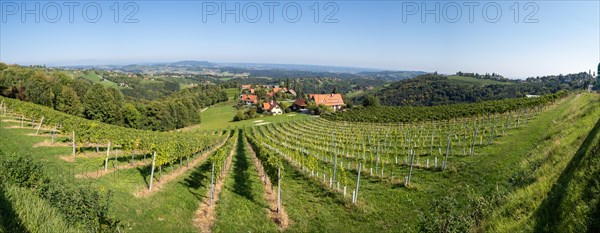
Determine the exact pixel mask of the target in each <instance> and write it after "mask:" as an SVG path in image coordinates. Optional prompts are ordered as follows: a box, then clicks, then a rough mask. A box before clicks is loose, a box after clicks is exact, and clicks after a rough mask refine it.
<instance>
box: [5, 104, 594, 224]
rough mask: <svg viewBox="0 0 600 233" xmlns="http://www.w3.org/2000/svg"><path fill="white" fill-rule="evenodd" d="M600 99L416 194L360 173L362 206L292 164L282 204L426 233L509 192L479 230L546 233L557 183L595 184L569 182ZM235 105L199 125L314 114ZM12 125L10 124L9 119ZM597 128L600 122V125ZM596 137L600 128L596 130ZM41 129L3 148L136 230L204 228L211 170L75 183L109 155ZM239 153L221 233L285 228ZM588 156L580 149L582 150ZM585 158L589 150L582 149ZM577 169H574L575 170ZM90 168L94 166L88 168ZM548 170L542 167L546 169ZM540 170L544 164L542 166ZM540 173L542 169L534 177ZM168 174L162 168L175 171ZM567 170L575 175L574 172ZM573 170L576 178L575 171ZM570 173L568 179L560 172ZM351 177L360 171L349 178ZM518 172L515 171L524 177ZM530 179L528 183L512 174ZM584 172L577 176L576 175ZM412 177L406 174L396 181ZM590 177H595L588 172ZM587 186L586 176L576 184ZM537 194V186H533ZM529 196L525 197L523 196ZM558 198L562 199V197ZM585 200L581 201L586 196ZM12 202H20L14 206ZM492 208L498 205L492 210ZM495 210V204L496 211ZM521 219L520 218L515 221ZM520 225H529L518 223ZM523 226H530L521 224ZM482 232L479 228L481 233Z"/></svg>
mask: <svg viewBox="0 0 600 233" xmlns="http://www.w3.org/2000/svg"><path fill="white" fill-rule="evenodd" d="M599 99H600V97H598V96H597V95H593V94H582V95H581V96H579V97H576V96H575V95H571V96H570V97H568V98H567V99H565V100H564V101H562V102H559V103H558V104H557V105H555V106H553V107H550V108H549V109H548V110H546V111H545V112H544V113H542V114H540V115H538V116H537V117H536V118H535V119H532V120H530V121H529V122H528V123H527V124H524V125H521V126H519V128H517V129H514V130H510V131H508V135H507V136H503V137H499V138H498V139H496V140H495V141H494V143H493V144H492V145H491V146H486V147H482V148H480V149H479V150H478V151H476V153H477V155H475V156H464V157H463V156H453V157H451V158H450V159H449V166H450V169H448V170H446V171H443V172H430V171H421V170H417V171H415V172H413V178H412V182H413V184H414V186H413V187H412V188H410V189H407V188H404V187H400V186H396V185H392V184H390V183H389V182H387V181H384V180H381V179H379V178H367V177H365V176H363V177H361V183H360V184H361V185H360V188H359V197H358V200H359V204H358V205H357V206H354V205H352V204H349V196H350V193H351V191H350V192H349V194H348V197H347V198H343V197H342V195H341V194H339V193H333V192H331V191H330V190H328V189H327V188H324V187H323V186H322V185H320V184H319V183H318V181H316V180H314V179H313V178H309V177H307V176H306V175H304V174H301V173H299V172H298V171H296V170H294V169H293V168H292V167H291V166H290V165H289V164H287V163H284V168H283V177H282V203H283V205H284V208H285V209H286V211H287V213H288V216H289V218H290V222H291V225H290V227H289V228H288V231H290V232H361V231H368V232H415V231H419V230H420V227H421V226H422V225H423V224H433V223H432V222H425V221H426V220H427V218H426V216H427V215H428V214H430V213H432V211H433V208H432V207H433V203H434V202H435V201H436V200H441V199H442V198H444V197H451V198H453V199H455V200H456V202H457V203H458V204H457V207H456V208H459V209H460V210H464V211H465V212H468V211H470V209H469V208H468V207H466V206H467V204H468V203H469V202H470V201H471V200H472V197H473V196H481V197H484V198H489V197H491V196H501V197H504V198H503V199H501V202H500V203H501V205H499V206H498V207H497V208H495V209H494V211H492V213H491V214H489V215H486V216H488V217H489V218H487V219H486V222H485V223H486V224H485V225H483V226H480V227H481V228H478V229H479V230H482V231H483V230H487V231H493V232H496V231H500V232H502V231H514V230H517V231H534V230H537V229H538V228H536V224H538V223H539V222H536V221H537V220H539V219H538V217H537V216H538V215H539V214H538V213H536V211H537V210H543V209H544V208H540V206H552V205H551V203H552V202H549V201H545V200H544V197H545V196H547V195H548V193H550V194H552V193H561V192H562V193H564V191H561V190H560V189H556V188H553V184H554V183H557V182H558V183H560V184H563V183H564V184H565V185H569V190H570V189H574V190H579V192H575V193H580V194H581V193H585V192H583V191H581V190H582V189H583V188H582V187H583V186H585V185H588V183H582V184H581V185H579V184H578V183H573V182H572V181H571V179H568V178H560V177H569V176H572V177H580V178H581V177H586V174H588V172H591V174H597V173H593V172H594V171H596V170H577V169H574V168H573V169H565V167H578V164H579V163H575V162H576V161H574V160H572V158H573V155H574V154H578V153H575V152H577V151H578V150H580V147H581V145H582V144H585V143H584V142H585V141H590V140H591V141H593V140H597V138H596V139H593V140H592V139H586V137H587V136H588V134H589V133H590V131H591V130H592V129H593V128H594V126H595V125H597V121H598V118H600V113H599V111H598V109H599V108H598V101H599ZM232 104H233V102H228V103H224V104H220V105H217V106H214V107H211V108H209V109H208V110H206V111H205V112H203V116H202V117H203V123H202V125H201V126H200V127H206V128H209V129H217V128H225V127H227V126H234V127H235V126H239V127H243V126H250V125H254V124H256V123H255V122H254V121H256V120H264V121H267V122H278V121H283V120H293V119H302V118H306V117H308V116H306V115H300V114H296V116H294V117H290V116H287V115H283V116H275V117H263V118H259V119H253V120H247V121H242V122H231V119H232V117H233V114H235V111H234V109H233V108H232V107H231V106H232ZM3 124H9V123H3ZM596 128H598V126H596ZM596 131H597V129H596ZM31 132H34V130H33V129H4V128H2V127H0V148H3V150H6V151H7V152H11V153H17V154H30V155H33V158H34V159H36V160H39V161H42V162H44V164H45V165H46V166H47V167H48V170H50V171H52V172H54V173H55V176H63V177H65V178H68V179H72V181H73V182H86V183H92V186H93V187H94V188H97V189H99V190H111V191H113V194H114V199H113V203H112V205H111V208H112V209H111V210H112V213H111V214H112V215H114V216H115V217H116V218H117V219H120V220H121V221H122V223H123V224H124V225H125V227H126V228H125V231H128V232H197V231H198V229H196V228H195V227H193V225H192V219H193V216H194V213H195V211H196V209H197V207H198V203H199V202H200V201H201V200H203V198H205V195H206V193H207V190H208V184H209V179H210V165H209V164H208V163H206V162H204V163H202V164H201V165H199V166H197V167H195V168H193V169H191V170H190V171H188V172H186V173H185V174H184V175H183V176H181V177H179V178H178V179H177V180H175V181H173V182H171V183H168V184H167V185H165V187H163V189H162V191H160V192H158V193H155V194H154V195H152V196H150V197H146V198H137V197H135V196H134V195H133V193H134V192H135V191H136V190H138V189H139V188H143V187H145V186H146V182H147V176H148V174H147V173H148V169H147V168H146V167H140V168H136V169H125V170H120V171H118V172H115V173H113V174H110V175H106V176H103V177H101V178H99V179H91V180H88V179H86V180H82V179H74V178H73V174H74V173H75V174H76V173H79V172H82V171H88V170H92V171H93V170H94V169H98V167H99V166H98V162H101V160H102V159H103V158H82V159H77V160H76V161H75V163H68V162H66V161H63V160H61V159H59V158H58V157H59V156H61V155H65V154H69V153H70V148H68V147H63V148H61V147H56V148H54V147H53V148H33V147H31V145H33V144H35V143H37V142H41V141H43V140H46V139H45V138H41V137H30V136H25V134H27V133H31ZM239 145H242V147H239V146H238V148H237V151H236V154H235V157H234V160H233V165H234V167H233V173H230V175H228V177H227V178H226V181H225V189H224V190H223V192H222V193H221V197H220V200H219V202H218V203H217V221H216V224H215V228H214V230H215V231H218V232H242V231H244V232H246V231H255V232H273V231H277V228H276V225H274V223H272V222H271V221H270V220H269V218H268V216H267V212H266V210H265V208H266V206H267V205H266V203H265V200H264V199H263V197H262V187H261V184H260V183H259V182H260V181H259V178H258V177H257V175H256V172H255V170H254V167H253V163H251V162H250V160H249V158H248V151H246V149H245V148H244V147H243V143H239ZM580 153H581V152H580ZM583 154H585V153H583ZM569 163H574V165H568V164H569ZM86 164H88V165H86ZM538 164H539V165H540V166H537V165H538ZM533 165H536V166H533ZM531 167H537V168H536V169H534V170H531V172H525V173H524V172H523V171H527V169H530V168H531ZM168 171H169V169H167V168H165V169H164V171H163V172H168ZM565 171H566V172H565ZM569 171H571V172H569ZM563 173H564V174H565V175H561V174H563ZM348 174H349V175H348V178H349V179H353V180H354V179H355V178H356V177H355V176H356V174H355V173H353V172H348ZM515 174H516V175H515ZM519 174H526V175H525V176H523V177H525V178H528V177H532V178H533V179H520V180H525V181H527V182H524V183H523V184H521V185H520V186H516V185H514V184H513V183H511V182H510V181H511V178H513V179H514V178H515V177H519ZM569 174H578V175H569ZM400 175H404V174H397V176H400ZM588 175H589V174H588ZM577 181H578V180H577ZM528 189H529V190H528ZM521 190H523V191H521ZM580 194H577V195H575V194H574V195H573V196H569V195H567V196H563V197H560V196H559V195H556V196H557V197H560V198H557V199H549V200H564V201H565V202H564V203H565V205H566V204H568V203H571V202H566V200H576V199H577V198H579V196H581V195H580ZM553 195H554V194H553ZM578 195H579V196H578ZM11 202H12V201H11ZM490 208H491V207H490ZM490 208H487V209H488V210H489V209H490ZM517 215H518V216H519V217H520V218H515V216H517ZM519 219H521V220H519ZM519 227H523V228H519ZM475 230H477V229H475Z"/></svg>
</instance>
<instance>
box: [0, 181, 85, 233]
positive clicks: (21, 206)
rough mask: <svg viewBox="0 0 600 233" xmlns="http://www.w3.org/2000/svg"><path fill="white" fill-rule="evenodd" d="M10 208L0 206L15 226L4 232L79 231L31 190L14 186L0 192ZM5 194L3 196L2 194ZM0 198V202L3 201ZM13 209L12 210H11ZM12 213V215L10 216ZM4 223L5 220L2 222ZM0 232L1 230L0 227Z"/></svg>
mask: <svg viewBox="0 0 600 233" xmlns="http://www.w3.org/2000/svg"><path fill="white" fill-rule="evenodd" d="M0 195H1V196H2V197H0V199H4V201H5V202H6V203H9V204H12V205H13V206H11V207H9V208H12V210H11V209H7V208H2V214H0V215H6V217H9V218H11V217H12V218H14V219H15V221H16V223H17V224H18V225H20V226H17V227H15V228H12V229H7V230H6V232H25V231H27V232H80V231H81V229H77V228H74V227H72V226H69V224H68V223H67V222H66V220H65V219H64V217H63V216H62V214H60V213H59V212H58V210H56V209H55V208H53V207H52V206H50V204H49V203H48V202H47V201H46V200H44V199H42V198H40V197H38V196H37V195H35V194H33V193H32V192H31V190H28V189H25V188H20V187H16V186H10V187H6V188H5V189H4V193H3V194H0ZM4 195H5V196H4ZM4 201H2V200H0V202H4ZM13 211H14V212H13ZM11 215H12V216H11ZM4 223H6V222H4ZM0 232H2V230H1V228H0Z"/></svg>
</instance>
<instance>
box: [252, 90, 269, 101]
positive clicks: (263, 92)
mask: <svg viewBox="0 0 600 233" xmlns="http://www.w3.org/2000/svg"><path fill="white" fill-rule="evenodd" d="M255 94H256V96H258V98H259V99H265V98H266V97H267V90H266V89H264V88H260V89H256V91H255Z"/></svg>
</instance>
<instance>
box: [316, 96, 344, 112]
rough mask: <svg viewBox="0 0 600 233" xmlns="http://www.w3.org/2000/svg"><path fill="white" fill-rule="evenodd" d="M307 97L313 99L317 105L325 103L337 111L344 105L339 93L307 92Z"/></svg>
mask: <svg viewBox="0 0 600 233" xmlns="http://www.w3.org/2000/svg"><path fill="white" fill-rule="evenodd" d="M308 99H309V100H313V101H315V104H317V105H321V104H322V105H325V106H328V107H331V108H333V111H338V110H341V109H342V106H344V105H345V104H344V100H343V99H342V95H341V94H308Z"/></svg>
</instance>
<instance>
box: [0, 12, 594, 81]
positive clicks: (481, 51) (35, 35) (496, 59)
mask: <svg viewBox="0 0 600 233" xmlns="http://www.w3.org/2000/svg"><path fill="white" fill-rule="evenodd" d="M52 3H55V4H52ZM130 3H131V5H126V4H127V3H125V2H119V5H118V8H114V7H115V4H116V3H114V2H105V1H99V2H93V1H92V2H81V3H77V5H75V6H73V9H72V10H73V13H72V14H69V10H71V9H70V8H68V7H69V4H68V3H67V2H44V1H39V2H38V1H12V2H3V3H2V5H1V7H0V10H2V13H3V14H2V19H1V22H0V23H1V25H0V61H2V62H6V63H11V64H14V63H16V64H24V65H48V66H67V65H126V64H140V63H148V62H169V61H180V60H198V61H209V62H218V63H263V64H304V65H318V66H339V67H360V68H371V69H379V70H405V71H425V72H434V71H438V72H440V73H446V74H448V73H455V72H457V71H463V72H477V73H492V72H494V73H499V74H502V75H504V76H505V77H508V78H526V77H532V76H543V75H555V74H567V73H577V72H582V71H588V70H590V69H591V70H595V68H596V66H597V64H598V61H600V13H599V12H600V3H599V2H597V1H575V2H572V1H569V2H567V1H550V2H548V1H533V2H519V3H518V5H515V3H514V2H504V1H498V2H489V1H480V2H462V1H456V2H448V1H413V2H407V1H404V2H389V1H377V2H376V4H372V3H371V2H367V1H334V2H331V4H330V5H327V3H325V2H318V9H319V10H318V11H315V9H316V8H315V6H316V5H315V4H316V3H317V2H316V1H315V2H307V1H298V2H293V1H292V2H278V5H276V6H273V7H274V8H273V12H271V14H269V10H271V9H269V8H268V4H267V2H244V1H240V2H236V1H225V2H196V1H181V2H177V3H178V4H167V3H166V2H162V1H141V2H135V1H134V2H130ZM253 3H256V4H253ZM286 3H289V4H291V5H288V4H286ZM292 3H293V4H292ZM492 3H493V4H492ZM35 4H39V6H36V5H35ZM236 4H237V5H236ZM265 4H266V5H265ZM436 4H437V5H436ZM528 4H529V5H528ZM84 7H85V9H87V11H86V12H87V13H84V12H83V10H82V8H84ZM211 7H212V8H211ZM284 7H287V8H285V9H287V13H284V11H283V10H282V9H283V8H284ZM415 7H416V8H415ZM470 7H473V8H472V9H471V8H470ZM23 8H26V9H27V10H28V11H25V12H23V11H21V10H22V9H23ZM225 8H226V9H227V11H226V10H223V9H225ZM258 8H261V10H256V9H258ZM483 8H485V9H487V11H484V10H483ZM36 9H37V10H38V11H37V12H36V13H31V12H30V11H31V10H33V11H35V10H36ZM56 9H59V10H60V11H61V14H59V15H57V14H56V12H57V10H56ZM97 9H99V11H96V12H100V14H99V15H95V14H94V11H95V10H97ZM115 9H120V10H119V11H118V12H116V11H115ZM232 9H233V11H235V10H236V9H237V11H235V12H234V13H232ZM296 9H300V11H301V13H300V14H296V13H297V11H296ZM515 9H518V11H516V10H515ZM221 10H223V12H225V13H223V12H221ZM432 10H435V12H434V11H432ZM259 11H260V14H256V12H259ZM459 11H460V12H459ZM317 12H318V13H317ZM423 12H425V13H424V14H422V13H423ZM432 12H434V13H432ZM498 12H499V14H496V13H498ZM221 13H223V14H221ZM296 16H297V17H296ZM271 17H272V19H271ZM254 19H258V20H257V21H256V22H253V20H254ZM290 19H293V20H290ZM296 19H297V21H295V20H296ZM455 20H456V22H455ZM54 21H56V22H54Z"/></svg>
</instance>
